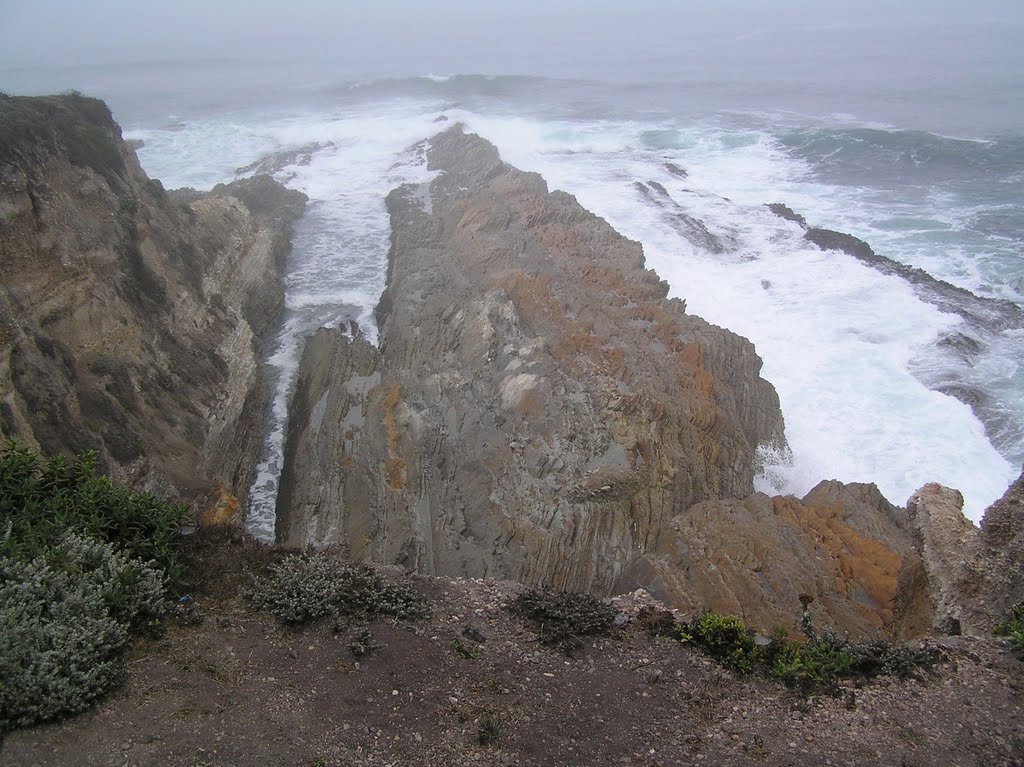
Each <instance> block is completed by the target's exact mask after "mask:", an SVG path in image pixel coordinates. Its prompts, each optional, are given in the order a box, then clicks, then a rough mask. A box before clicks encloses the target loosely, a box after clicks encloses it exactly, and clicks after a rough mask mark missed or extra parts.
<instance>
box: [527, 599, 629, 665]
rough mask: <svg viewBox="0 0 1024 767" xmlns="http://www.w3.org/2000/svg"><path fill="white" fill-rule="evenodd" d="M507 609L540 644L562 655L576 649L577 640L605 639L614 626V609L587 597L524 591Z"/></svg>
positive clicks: (601, 601) (578, 642)
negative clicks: (591, 637)
mask: <svg viewBox="0 0 1024 767" xmlns="http://www.w3.org/2000/svg"><path fill="white" fill-rule="evenodd" d="M508 607H509V609H510V610H511V611H512V612H513V613H515V614H517V615H519V616H521V617H523V618H525V619H526V620H527V621H528V622H529V623H530V624H531V626H532V627H533V629H534V631H536V632H537V634H538V635H539V637H540V640H541V642H543V643H544V644H547V645H552V646H556V647H560V648H561V649H562V650H563V651H565V652H566V653H571V652H572V651H573V650H574V649H576V648H577V647H578V646H579V644H580V639H579V638H580V637H584V636H605V635H608V634H610V633H611V631H612V627H613V626H614V624H615V609H614V608H613V607H612V606H611V605H610V604H609V603H608V602H605V601H603V600H601V599H597V598H596V597H594V596H591V595H590V594H578V593H571V592H565V593H556V592H552V591H544V590H542V589H528V590H526V591H524V592H522V593H520V594H519V595H518V596H517V597H516V598H515V599H513V600H512V602H511V603H510V604H509V606H508Z"/></svg>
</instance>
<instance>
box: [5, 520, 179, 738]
mask: <svg viewBox="0 0 1024 767" xmlns="http://www.w3.org/2000/svg"><path fill="white" fill-rule="evenodd" d="M163 594H164V575H163V573H161V572H160V571H159V570H158V569H156V568H155V567H153V566H152V564H146V563H143V562H141V561H140V560H138V559H134V558H132V557H129V556H128V555H126V554H124V553H122V552H118V551H116V550H115V549H114V547H113V546H112V545H111V544H110V543H106V542H101V541H96V540H93V539H90V538H87V537H84V536H80V535H76V534H74V533H65V534H64V535H62V536H61V538H60V539H59V540H58V541H57V542H56V544H54V545H53V546H51V547H50V548H49V549H47V550H46V551H45V553H44V554H42V555H40V556H38V557H35V558H33V559H31V560H30V561H28V562H24V561H19V560H16V559H12V558H11V557H8V556H0V679H2V680H3V684H2V685H0V732H2V731H3V730H6V729H9V728H12V727H19V726H27V725H31V724H35V723H36V722H42V721H46V720H49V719H55V718H59V717H62V716H67V715H70V714H74V713H77V712H79V711H82V710H84V709H86V708H88V707H89V706H90V705H91V704H92V703H93V702H94V701H95V700H96V698H98V697H99V696H101V695H102V694H104V693H105V692H107V691H108V690H109V689H111V688H112V687H113V686H115V685H116V684H117V683H118V681H119V679H120V675H121V666H120V664H119V662H118V658H119V654H120V652H121V650H122V649H123V648H124V645H125V644H126V642H127V641H128V638H129V634H130V630H131V628H132V626H133V625H136V624H138V623H139V622H141V621H143V620H145V619H146V618H148V617H151V616H158V615H160V613H161V611H162V608H163Z"/></svg>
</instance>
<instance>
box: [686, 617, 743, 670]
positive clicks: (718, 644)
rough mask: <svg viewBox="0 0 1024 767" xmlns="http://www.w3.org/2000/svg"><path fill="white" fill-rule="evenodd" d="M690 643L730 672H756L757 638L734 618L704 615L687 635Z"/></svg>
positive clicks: (691, 625) (694, 622)
mask: <svg viewBox="0 0 1024 767" xmlns="http://www.w3.org/2000/svg"><path fill="white" fill-rule="evenodd" d="M686 633H687V634H688V635H689V637H690V641H691V642H693V643H695V644H697V645H699V646H700V647H701V649H703V650H704V652H706V653H707V654H708V655H710V656H711V657H712V658H714V659H715V660H716V661H718V662H719V663H721V664H722V665H723V666H725V667H727V668H731V669H733V670H734V671H738V672H740V673H741V674H748V673H750V672H751V671H752V670H753V669H754V660H755V658H754V655H755V649H756V644H755V642H754V634H753V632H751V631H750V629H748V628H747V627H746V626H744V625H743V622H742V621H741V620H740V619H739V618H737V617H736V616H734V615H720V614H719V613H704V614H703V615H700V616H698V617H697V619H696V620H694V621H693V622H692V623H691V624H690V626H689V627H688V630H687V632H686Z"/></svg>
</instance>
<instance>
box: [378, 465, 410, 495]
mask: <svg viewBox="0 0 1024 767" xmlns="http://www.w3.org/2000/svg"><path fill="white" fill-rule="evenodd" d="M383 473H384V479H385V481H386V482H387V483H388V485H390V486H391V487H393V488H394V489H395V490H402V489H403V488H405V485H406V482H407V481H408V476H407V473H406V464H405V461H404V460H403V459H401V458H394V457H391V458H388V459H387V460H386V461H384V467H383Z"/></svg>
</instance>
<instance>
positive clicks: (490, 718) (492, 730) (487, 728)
mask: <svg viewBox="0 0 1024 767" xmlns="http://www.w3.org/2000/svg"><path fill="white" fill-rule="evenodd" d="M500 738H501V722H499V721H498V717H497V716H496V715H495V713H494V712H493V711H491V710H490V709H487V710H485V711H484V713H483V714H482V715H481V717H480V727H479V728H478V729H477V731H476V742H477V743H479V744H480V745H481V746H484V747H486V746H490V745H492V744H494V743H497V742H498V740H499V739H500Z"/></svg>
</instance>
